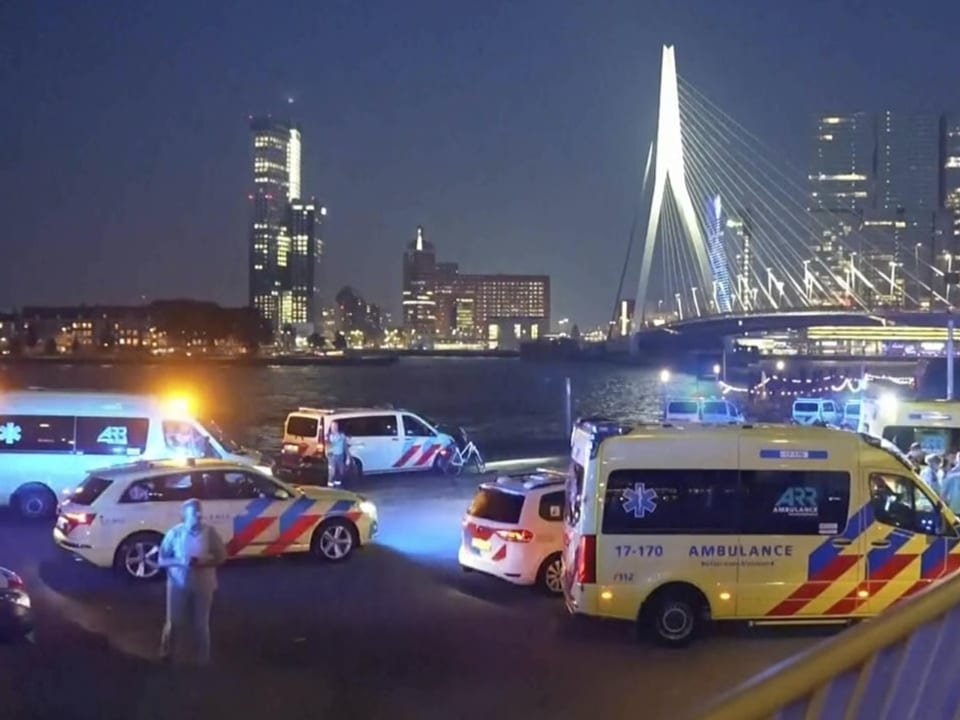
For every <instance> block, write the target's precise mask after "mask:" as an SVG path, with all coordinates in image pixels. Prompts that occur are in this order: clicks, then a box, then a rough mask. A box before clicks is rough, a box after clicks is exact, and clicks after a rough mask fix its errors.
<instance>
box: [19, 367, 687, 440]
mask: <svg viewBox="0 0 960 720" xmlns="http://www.w3.org/2000/svg"><path fill="white" fill-rule="evenodd" d="M568 377H569V378H570V383H571V389H572V400H573V415H574V417H576V416H586V415H606V416H610V417H615V418H617V419H627V420H630V419H632V420H653V419H655V418H656V415H657V413H658V412H659V409H660V403H661V392H662V389H661V387H660V382H659V375H658V372H657V371H655V370H651V369H649V368H634V367H622V366H614V365H606V364H601V363H589V364H582V363H581V364H540V363H528V362H523V361H521V360H517V359H463V358H450V359H446V358H440V359H434V358H403V359H401V360H400V361H399V362H398V363H397V364H395V365H389V366H378V367H241V366H236V367H231V366H216V367H215V366H205V365H197V366H192V367H190V366H178V367H174V366H146V365H145V366H131V365H109V364H104V365H99V366H97V365H69V364H66V365H59V364H58V365H45V364H28V365H8V366H2V367H0V389H11V388H16V387H29V386H39V387H45V388H49V389H54V388H72V389H88V390H118V391H136V392H160V393H189V394H191V395H192V396H193V397H194V398H196V400H197V404H198V409H197V415H198V416H203V417H212V418H214V419H215V420H217V421H218V422H219V423H220V424H221V425H222V426H223V427H224V428H225V429H226V430H227V431H228V432H230V433H231V434H233V435H235V436H236V437H237V438H238V439H239V440H241V441H242V442H244V443H245V444H248V445H250V446H252V447H256V448H258V449H261V450H267V451H276V450H278V449H279V444H280V436H281V429H282V425H283V420H284V417H285V416H286V414H287V412H288V411H290V410H292V409H295V408H296V407H298V406H300V405H307V406H314V407H334V406H349V407H357V406H372V405H388V404H389V405H393V406H395V407H403V408H406V409H409V410H412V411H414V412H417V413H420V414H422V415H424V416H426V417H427V418H430V419H432V420H434V421H436V422H438V423H441V424H443V425H445V426H449V427H457V426H463V427H465V428H466V429H467V431H468V432H470V434H471V436H472V437H473V438H474V439H475V441H476V442H477V444H478V446H479V447H480V449H481V451H482V452H483V453H484V454H485V455H486V456H487V457H488V458H489V457H510V456H514V455H517V454H541V453H554V452H563V451H564V450H565V444H566V442H567V440H568V438H569V434H568V432H569V430H568V429H567V428H566V427H565V419H564V418H565V415H566V410H565V379H566V378H568ZM682 382H688V381H682ZM679 384H681V383H677V382H674V383H672V387H671V388H670V392H671V393H674V392H678V390H677V387H676V386H677V385H679Z"/></svg>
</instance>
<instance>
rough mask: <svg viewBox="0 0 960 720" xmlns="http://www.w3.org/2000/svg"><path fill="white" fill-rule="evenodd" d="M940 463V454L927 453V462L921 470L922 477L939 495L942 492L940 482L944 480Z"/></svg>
mask: <svg viewBox="0 0 960 720" xmlns="http://www.w3.org/2000/svg"><path fill="white" fill-rule="evenodd" d="M940 465H941V461H940V456H939V455H934V454H932V453H931V454H930V455H927V464H926V465H925V466H924V467H923V469H922V470H920V479H921V480H923V481H924V482H925V483H926V484H927V485H929V486H930V487H931V488H932V489H933V491H934V492H935V493H936V494H937V495H939V494H940V490H941V487H940V482H941V480H943V473H942V472H941V471H940Z"/></svg>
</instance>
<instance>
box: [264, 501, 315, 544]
mask: <svg viewBox="0 0 960 720" xmlns="http://www.w3.org/2000/svg"><path fill="white" fill-rule="evenodd" d="M316 504H317V501H316V500H311V499H310V498H308V497H299V498H297V499H296V500H294V501H293V502H292V503H291V504H290V507H288V508H287V509H286V510H284V511H283V512H282V513H281V514H280V522H279V530H280V534H279V536H278V537H277V539H276V540H274V541H273V542H272V543H270V544H269V545H268V546H267V547H266V548H265V549H264V551H263V554H264V555H278V554H279V553H282V552H284V551H285V550H286V549H287V548H289V547H290V546H291V545H293V544H294V543H295V542H296V541H297V539H298V538H299V537H300V536H301V535H303V534H304V533H305V532H307V530H309V529H310V528H311V527H313V525H315V524H316V522H317V520H319V519H320V518H321V517H323V514H322V513H319V514H318V513H308V512H307V511H308V510H310V509H311V508H313V507H314V506H315V505H316Z"/></svg>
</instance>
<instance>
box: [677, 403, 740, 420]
mask: <svg viewBox="0 0 960 720" xmlns="http://www.w3.org/2000/svg"><path fill="white" fill-rule="evenodd" d="M664 415H665V416H664V421H665V422H668V423H708V424H709V423H720V424H728V423H742V422H743V415H742V414H741V413H740V411H739V410H738V409H737V406H736V405H734V404H733V403H732V402H730V401H729V400H724V399H723V398H683V399H680V398H677V399H672V400H667V407H666V413H665V414H664Z"/></svg>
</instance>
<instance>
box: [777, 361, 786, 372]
mask: <svg viewBox="0 0 960 720" xmlns="http://www.w3.org/2000/svg"><path fill="white" fill-rule="evenodd" d="M786 366H787V365H786V363H784V362H783V360H777V364H776V368H777V372H783V369H784V368H785V367H786Z"/></svg>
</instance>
